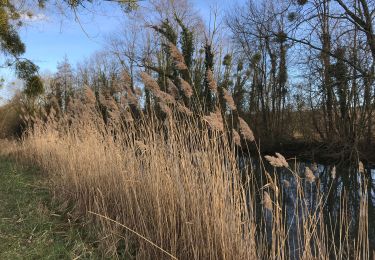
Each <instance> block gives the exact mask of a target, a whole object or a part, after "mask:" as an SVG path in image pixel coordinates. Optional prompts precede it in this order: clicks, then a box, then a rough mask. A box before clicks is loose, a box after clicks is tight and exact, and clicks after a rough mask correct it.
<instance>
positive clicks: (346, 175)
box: [238, 157, 375, 259]
mask: <svg viewBox="0 0 375 260" xmlns="http://www.w3.org/2000/svg"><path fill="white" fill-rule="evenodd" d="M238 163H239V166H240V168H241V170H242V172H243V174H244V175H247V176H248V175H251V178H250V179H251V180H252V184H248V196H247V197H248V201H249V208H250V210H253V211H254V212H255V213H256V217H257V223H260V224H259V226H260V227H259V230H258V236H259V237H260V239H264V238H265V239H266V240H267V242H268V244H269V246H270V247H272V243H275V241H273V239H275V236H274V234H273V232H275V228H274V227H275V223H277V221H278V219H277V214H275V212H271V211H270V210H269V209H266V208H265V207H264V205H263V204H262V192H263V190H269V189H270V188H269V185H268V184H269V182H270V177H271V178H272V179H274V180H275V181H276V183H277V188H278V189H277V190H275V189H274V190H270V191H269V192H270V193H272V194H273V196H272V197H273V199H274V202H275V207H274V210H277V207H280V210H281V215H282V218H280V219H282V222H283V225H284V227H285V229H284V230H285V234H286V236H285V237H286V243H287V247H288V248H289V250H288V251H289V253H288V254H289V255H288V258H290V259H300V258H301V257H302V256H303V254H305V253H304V252H305V250H306V240H305V239H306V236H308V235H309V234H311V233H314V232H315V233H314V234H315V235H314V236H318V235H319V234H325V236H326V237H325V238H322V237H319V239H326V240H329V241H330V242H329V243H332V248H335V247H339V246H342V245H341V244H342V243H344V242H346V243H348V241H351V239H353V240H354V238H358V235H359V233H360V232H363V222H364V221H366V222H367V219H366V217H367V216H368V238H369V245H368V247H369V252H372V251H374V250H375V169H373V168H369V167H368V168H365V169H364V171H362V170H359V169H358V166H353V165H352V166H350V165H337V166H335V165H323V164H315V163H312V162H299V161H294V162H289V165H290V167H289V168H290V169H286V168H273V167H271V166H269V165H268V164H267V163H264V162H260V161H259V160H254V159H252V158H248V157H241V158H239V159H238ZM306 167H307V169H306ZM309 170H311V172H308V173H306V171H309ZM360 171H361V172H360ZM309 173H312V174H313V175H312V176H306V174H309ZM267 175H268V177H267ZM271 182H272V180H271ZM254 187H255V188H254ZM264 187H267V188H264ZM276 193H277V194H276ZM364 202H366V204H364ZM361 203H362V204H361ZM361 205H362V206H361ZM364 205H365V206H366V207H364ZM365 213H367V216H366V214H365ZM361 220H362V222H361ZM307 222H308V223H307ZM306 226H308V227H309V229H312V230H309V232H310V233H308V232H306V230H304V229H306ZM323 228H324V229H325V230H320V229H323ZM365 235H367V234H365ZM309 239H310V240H309V241H310V243H309V247H310V249H309V250H311V252H312V255H313V256H317V255H318V254H319V250H321V248H320V245H319V244H318V242H316V241H319V239H317V237H316V238H315V237H311V238H309ZM303 241H305V242H303ZM350 246H351V245H348V247H350ZM348 251H349V250H348ZM327 254H328V255H329V257H330V258H332V259H335V258H336V257H337V252H335V250H332V252H328V253H327ZM370 254H371V253H370ZM342 257H343V256H342ZM345 257H346V258H351V257H353V256H350V255H347V256H345ZM345 257H344V258H345Z"/></svg>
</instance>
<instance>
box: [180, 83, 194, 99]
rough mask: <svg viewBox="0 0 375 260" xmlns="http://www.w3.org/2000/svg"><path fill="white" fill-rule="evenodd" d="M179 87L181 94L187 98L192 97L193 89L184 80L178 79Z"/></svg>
mask: <svg viewBox="0 0 375 260" xmlns="http://www.w3.org/2000/svg"><path fill="white" fill-rule="evenodd" d="M180 85H181V89H182V92H183V93H184V95H185V96H186V97H187V98H191V96H192V95H193V88H192V87H191V86H190V84H189V83H188V82H186V81H185V80H184V79H182V78H180Z"/></svg>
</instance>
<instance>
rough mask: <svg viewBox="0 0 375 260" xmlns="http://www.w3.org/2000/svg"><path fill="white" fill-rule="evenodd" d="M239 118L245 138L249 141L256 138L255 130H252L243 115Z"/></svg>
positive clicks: (241, 131)
mask: <svg viewBox="0 0 375 260" xmlns="http://www.w3.org/2000/svg"><path fill="white" fill-rule="evenodd" d="M238 120H239V123H240V133H241V135H242V136H243V138H244V139H245V140H247V141H250V142H253V141H254V140H255V138H254V134H253V131H252V130H251V128H250V127H249V125H248V124H247V123H246V121H245V120H243V119H242V118H241V117H239V118H238Z"/></svg>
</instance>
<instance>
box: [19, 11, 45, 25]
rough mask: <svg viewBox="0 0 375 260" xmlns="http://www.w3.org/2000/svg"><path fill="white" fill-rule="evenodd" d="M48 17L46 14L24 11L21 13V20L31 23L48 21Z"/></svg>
mask: <svg viewBox="0 0 375 260" xmlns="http://www.w3.org/2000/svg"><path fill="white" fill-rule="evenodd" d="M47 20H48V17H47V16H46V15H45V14H42V13H39V14H31V13H23V14H21V21H23V22H26V23H30V22H41V21H47Z"/></svg>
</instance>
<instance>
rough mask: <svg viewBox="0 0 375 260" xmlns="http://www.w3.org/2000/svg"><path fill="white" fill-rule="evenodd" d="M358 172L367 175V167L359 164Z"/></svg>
mask: <svg viewBox="0 0 375 260" xmlns="http://www.w3.org/2000/svg"><path fill="white" fill-rule="evenodd" d="M358 172H359V173H361V174H364V173H365V167H364V165H363V163H362V162H361V161H359V162H358Z"/></svg>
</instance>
